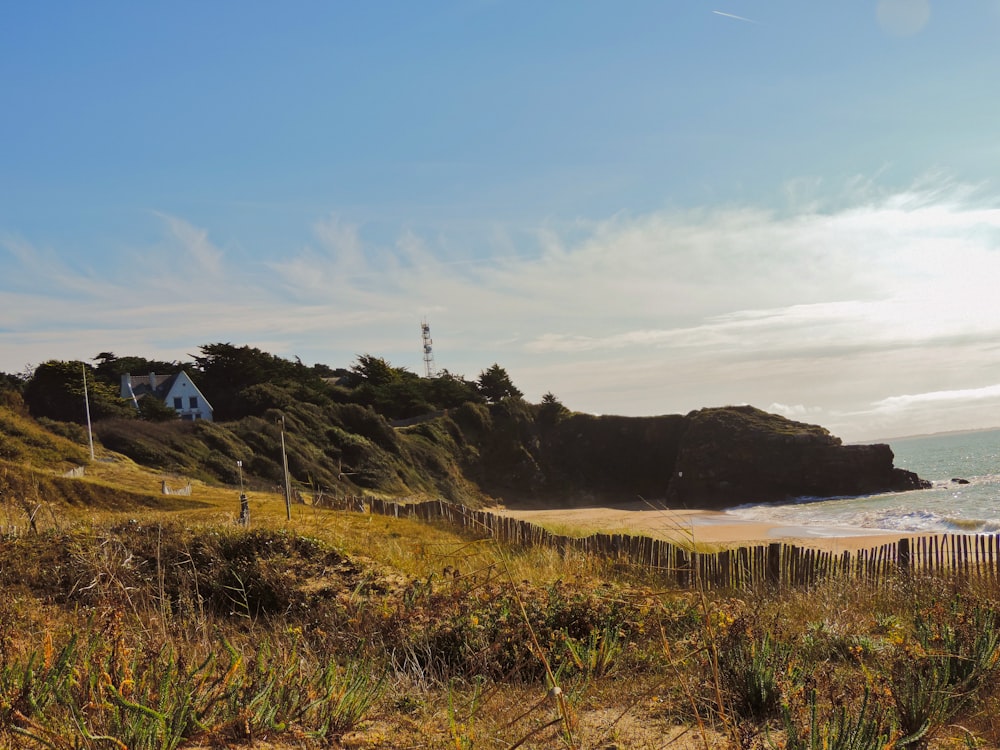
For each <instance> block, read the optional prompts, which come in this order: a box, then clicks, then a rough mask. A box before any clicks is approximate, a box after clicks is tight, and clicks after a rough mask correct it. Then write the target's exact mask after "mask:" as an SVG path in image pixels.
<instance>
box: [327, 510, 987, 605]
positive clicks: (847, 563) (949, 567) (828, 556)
mask: <svg viewBox="0 0 1000 750" xmlns="http://www.w3.org/2000/svg"><path fill="white" fill-rule="evenodd" d="M314 504H315V505H318V506H321V507H326V508H333V509H339V510H351V511H358V512H362V513H376V514H379V515H385V516H394V517H396V518H416V519H421V520H425V521H445V522H447V523H449V524H452V525H455V526H458V527H460V528H462V529H464V530H466V531H470V532H472V533H474V534H477V535H481V536H483V537H489V538H493V539H496V540H497V541H499V542H502V543H504V544H508V545H512V546H547V547H551V548H554V549H558V550H560V551H561V552H563V553H564V554H565V552H566V551H567V550H576V551H579V552H582V553H585V554H589V555H595V556H599V557H602V558H604V559H608V560H611V561H614V562H620V563H623V564H627V565H632V566H636V567H639V568H643V569H645V570H649V571H652V572H655V573H659V574H661V575H662V576H663V577H664V578H665V579H667V580H668V581H671V582H673V583H674V584H676V585H677V586H680V587H682V588H690V587H696V586H697V587H702V588H706V589H751V588H757V587H761V586H775V587H782V586H806V585H809V584H812V583H817V582H819V581H822V580H828V579H845V580H855V581H867V582H870V583H878V582H880V581H883V580H885V579H887V578H890V577H893V576H900V575H902V576H909V575H937V576H963V577H978V578H986V579H989V580H992V581H994V582H997V581H1000V535H993V534H991V535H968V534H938V535H930V536H922V537H904V538H901V539H899V540H898V541H896V542H893V543H891V544H883V545H880V546H877V547H872V548H870V549H861V550H857V551H843V552H830V551H824V550H819V549H814V548H811V547H800V546H797V545H793V544H783V543H777V542H775V543H771V544H762V545H755V546H748V547H738V548H733V549H725V550H721V551H717V552H697V551H695V550H694V549H692V547H691V545H685V544H678V543H675V542H670V541H668V540H664V539H654V538H652V537H647V536H632V535H628V534H591V535H590V536H586V537H569V536H562V535H558V534H552V533H550V532H549V531H547V530H546V529H544V528H542V527H541V526H537V525H535V524H532V523H528V522H527V521H522V520H520V519H517V518H511V517H510V516H499V515H496V514H493V513H488V512H486V511H481V510H474V509H472V508H467V507H465V506H463V505H457V504H454V503H449V502H446V501H444V500H433V501H430V502H422V503H396V502H391V501H386V500H381V499H379V498H367V497H339V498H335V497H330V496H319V497H316V498H314Z"/></svg>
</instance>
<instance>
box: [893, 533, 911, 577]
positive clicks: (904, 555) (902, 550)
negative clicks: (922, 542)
mask: <svg viewBox="0 0 1000 750" xmlns="http://www.w3.org/2000/svg"><path fill="white" fill-rule="evenodd" d="M896 565H897V566H898V568H899V572H900V573H902V574H903V575H904V576H908V575H910V540H909V538H908V537H903V538H902V539H900V540H899V542H898V543H897V546H896Z"/></svg>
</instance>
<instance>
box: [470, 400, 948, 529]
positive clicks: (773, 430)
mask: <svg viewBox="0 0 1000 750" xmlns="http://www.w3.org/2000/svg"><path fill="white" fill-rule="evenodd" d="M536 427H537V425H536ZM521 429H522V430H523V429H524V425H523V424H522V425H521ZM505 431H506V428H505V427H504V425H503V420H496V423H495V424H494V431H493V432H492V436H493V437H495V436H496V435H497V434H503V433H505ZM524 438H525V436H524V434H523V432H522V434H521V435H520V436H519V439H516V440H515V439H511V440H509V441H508V443H509V445H516V446H517V447H518V450H517V451H513V450H511V449H510V448H509V445H508V447H507V448H506V449H502V448H503V445H500V444H489V445H485V444H484V445H482V446H481V450H480V453H479V455H480V459H481V460H480V462H478V464H477V466H478V474H477V481H478V482H479V483H480V486H482V487H483V489H484V491H486V492H487V493H489V494H491V495H493V496H494V497H500V498H504V497H509V498H534V499H536V500H538V501H540V502H545V503H546V504H548V505H555V506H558V505H567V506H569V505H580V504H584V503H588V502H601V503H606V502H625V501H634V500H638V499H645V500H650V501H653V500H656V501H665V502H666V503H667V504H668V505H670V506H672V507H684V508H704V509H715V508H725V507H732V506H734V505H740V504H743V503H750V502H754V503H758V502H783V501H788V500H793V499H796V498H802V497H816V498H819V497H847V496H856V495H869V494H876V493H881V492H896V491H905V490H914V489H922V488H925V487H929V486H930V485H929V483H927V482H924V481H923V480H921V479H920V478H919V477H918V476H917V475H916V474H914V473H913V472H910V471H904V470H903V469H898V468H895V467H894V466H893V459H894V456H893V453H892V449H891V448H890V447H889V446H888V445H843V444H842V443H841V440H840V438H837V437H835V436H833V435H831V434H830V433H829V432H828V431H827V430H826V429H824V428H822V427H819V426H817V425H810V424H804V423H802V422H795V421H792V420H789V419H786V418H784V417H781V416H779V415H776V414H769V413H767V412H764V411H761V410H760V409H756V408H754V407H751V406H730V407H721V408H711V409H701V410H699V411H694V412H691V413H689V414H687V415H665V416H660V417H614V416H606V417H602V416H592V415H586V414H574V415H572V416H569V417H567V418H565V419H563V420H561V421H559V422H558V424H555V425H550V426H548V427H547V428H542V429H540V430H539V431H538V432H537V433H536V434H535V435H534V436H533V437H531V438H530V439H528V440H526V439H524Z"/></svg>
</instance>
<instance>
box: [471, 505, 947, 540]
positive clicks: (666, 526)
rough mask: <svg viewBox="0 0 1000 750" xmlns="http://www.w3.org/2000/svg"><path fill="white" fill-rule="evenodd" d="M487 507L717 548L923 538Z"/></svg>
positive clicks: (572, 531) (690, 516) (554, 525)
mask: <svg viewBox="0 0 1000 750" xmlns="http://www.w3.org/2000/svg"><path fill="white" fill-rule="evenodd" d="M490 511H491V512H493V513H496V514H498V515H501V516H509V517H511V518H517V519H520V520H523V521H527V522H529V523H533V524H536V525H538V526H542V527H545V528H547V529H549V530H550V531H552V532H553V533H558V534H566V535H567V536H589V535H590V534H595V533H602V534H630V535H633V536H648V537H652V538H654V539H664V540H667V541H671V542H684V543H690V544H703V545H718V546H722V547H739V546H756V545H762V544H771V543H774V542H780V543H784V544H793V545H795V546H798V547H810V548H813V549H820V550H824V551H828V552H855V551H858V550H862V549H871V548H872V547H880V546H882V545H884V544H892V543H894V542H897V541H899V540H900V539H903V538H906V537H909V538H913V537H917V536H925V535H924V534H918V533H914V532H905V531H888V530H885V529H870V530H869V529H858V528H843V527H836V526H789V525H786V524H781V523H768V522H766V521H748V520H742V519H739V518H735V517H733V516H731V515H729V514H728V513H726V512H725V511H718V510H689V509H677V508H663V507H656V506H654V505H652V504H650V503H644V502H634V503H629V504H625V505H615V506H611V505H595V506H590V507H573V508H553V507H552V506H539V505H537V504H535V503H525V504H521V503H508V504H505V505H498V506H494V507H492V508H490ZM931 535H933V534H931Z"/></svg>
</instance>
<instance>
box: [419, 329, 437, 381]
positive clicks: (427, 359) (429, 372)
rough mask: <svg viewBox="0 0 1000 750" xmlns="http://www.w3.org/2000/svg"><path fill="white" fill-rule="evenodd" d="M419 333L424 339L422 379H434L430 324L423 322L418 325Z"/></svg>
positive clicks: (432, 342)
mask: <svg viewBox="0 0 1000 750" xmlns="http://www.w3.org/2000/svg"><path fill="white" fill-rule="evenodd" d="M420 333H421V334H422V336H423V339H424V377H428V378H433V377H434V349H433V344H434V341H433V340H432V339H431V327H430V324H429V323H428V322H427V321H426V320H424V321H423V322H422V323H421V324H420Z"/></svg>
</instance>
